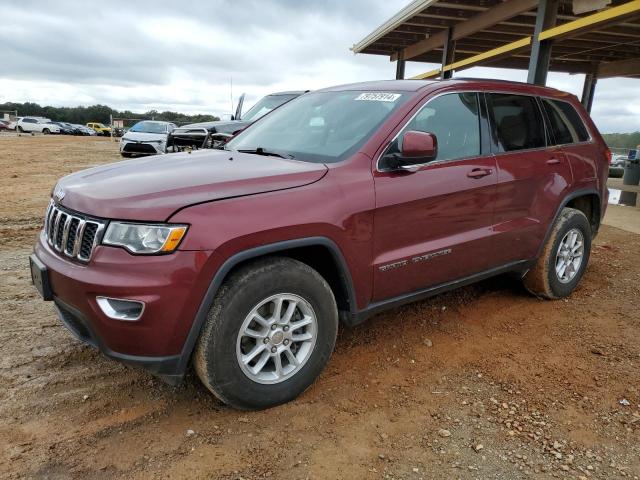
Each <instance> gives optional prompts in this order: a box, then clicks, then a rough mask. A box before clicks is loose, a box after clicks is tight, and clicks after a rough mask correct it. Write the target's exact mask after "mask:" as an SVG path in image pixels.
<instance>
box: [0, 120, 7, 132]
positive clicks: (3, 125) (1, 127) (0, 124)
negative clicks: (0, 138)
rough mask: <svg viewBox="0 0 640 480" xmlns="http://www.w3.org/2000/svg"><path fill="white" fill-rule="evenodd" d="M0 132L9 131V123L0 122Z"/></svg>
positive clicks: (5, 121)
mask: <svg viewBox="0 0 640 480" xmlns="http://www.w3.org/2000/svg"><path fill="white" fill-rule="evenodd" d="M0 130H9V122H8V121H7V120H0Z"/></svg>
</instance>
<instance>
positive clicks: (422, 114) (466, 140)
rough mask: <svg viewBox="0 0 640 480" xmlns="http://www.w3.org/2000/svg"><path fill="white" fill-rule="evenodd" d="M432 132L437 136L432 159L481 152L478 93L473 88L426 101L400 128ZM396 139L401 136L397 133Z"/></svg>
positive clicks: (470, 155) (453, 157) (472, 155)
mask: <svg viewBox="0 0 640 480" xmlns="http://www.w3.org/2000/svg"><path fill="white" fill-rule="evenodd" d="M409 130H415V131H419V132H428V133H433V134H434V135H435V136H436V139H437V140H438V155H437V157H436V158H435V160H453V159H458V158H466V157H477V156H479V155H480V115H479V113H478V96H477V94H476V93H473V92H466V93H451V94H447V95H442V96H440V97H437V98H434V99H433V100H431V101H429V102H428V103H427V104H426V105H425V106H424V107H422V110H420V111H419V112H418V114H417V115H416V116H415V117H413V119H412V120H411V121H410V122H409V123H408V124H407V125H406V126H405V127H404V128H403V129H402V133H403V134H404V132H407V131H409ZM399 139H402V135H400V137H399Z"/></svg>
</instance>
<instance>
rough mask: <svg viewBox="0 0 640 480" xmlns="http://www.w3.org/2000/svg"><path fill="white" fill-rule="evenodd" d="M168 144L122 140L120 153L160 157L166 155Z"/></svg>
mask: <svg viewBox="0 0 640 480" xmlns="http://www.w3.org/2000/svg"><path fill="white" fill-rule="evenodd" d="M165 150H166V144H164V143H158V142H135V141H129V140H120V153H131V154H135V155H158V154H161V153H166V152H165Z"/></svg>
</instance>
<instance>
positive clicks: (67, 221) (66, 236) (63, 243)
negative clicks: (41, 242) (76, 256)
mask: <svg viewBox="0 0 640 480" xmlns="http://www.w3.org/2000/svg"><path fill="white" fill-rule="evenodd" d="M72 219H73V217H72V216H71V215H67V218H66V219H65V221H64V227H62V241H61V242H60V248H61V249H62V250H64V251H65V252H64V253H67V252H66V250H67V240H69V228H70V227H71V220H72Z"/></svg>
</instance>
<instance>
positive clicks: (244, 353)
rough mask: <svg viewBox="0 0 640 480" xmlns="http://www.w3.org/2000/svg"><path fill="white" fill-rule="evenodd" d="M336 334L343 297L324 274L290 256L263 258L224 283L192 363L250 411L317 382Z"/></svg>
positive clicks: (214, 388)
mask: <svg viewBox="0 0 640 480" xmlns="http://www.w3.org/2000/svg"><path fill="white" fill-rule="evenodd" d="M337 331H338V311H337V306H336V301H335V298H334V296H333V292H332V291H331V288H330V287H329V285H328V284H327V282H326V281H325V280H324V278H322V276H321V275H320V274H319V273H318V272H316V271H315V270H313V269H312V268H311V267H309V266H308V265H306V264H304V263H302V262H299V261H297V260H293V259H291V258H283V257H277V258H266V259H261V260H258V261H256V262H253V263H250V264H248V265H245V266H243V267H241V268H240V269H238V270H237V271H236V272H234V273H232V274H231V275H230V276H229V278H228V279H227V280H225V282H224V284H223V285H222V286H221V288H220V290H219V291H218V294H217V295H216V297H215V299H214V301H213V306H212V307H211V310H210V311H209V315H208V318H207V322H206V324H205V326H204V327H203V330H202V333H201V334H200V338H199V340H198V344H197V345H196V350H195V353H194V359H193V363H194V367H195V370H196V373H197V374H198V376H199V377H200V380H201V381H202V383H203V384H204V385H205V386H206V387H207V388H208V389H209V390H210V391H211V392H213V393H214V394H215V395H216V396H217V397H218V398H220V399H221V400H222V401H223V402H225V403H227V404H229V405H231V406H233V407H236V408H240V409H249V410H255V409H261V408H268V407H273V406H275V405H279V404H281V403H285V402H288V401H290V400H292V399H294V398H295V397H297V396H298V395H300V394H301V393H302V392H303V391H304V390H306V389H307V388H308V387H309V386H310V385H311V384H312V383H313V381H314V380H315V379H316V377H317V376H318V375H319V374H320V372H321V371H322V369H323V368H324V366H325V364H326V363H327V361H328V360H329V357H330V356H331V353H332V352H333V348H334V346H335V341H336V335H337Z"/></svg>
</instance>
